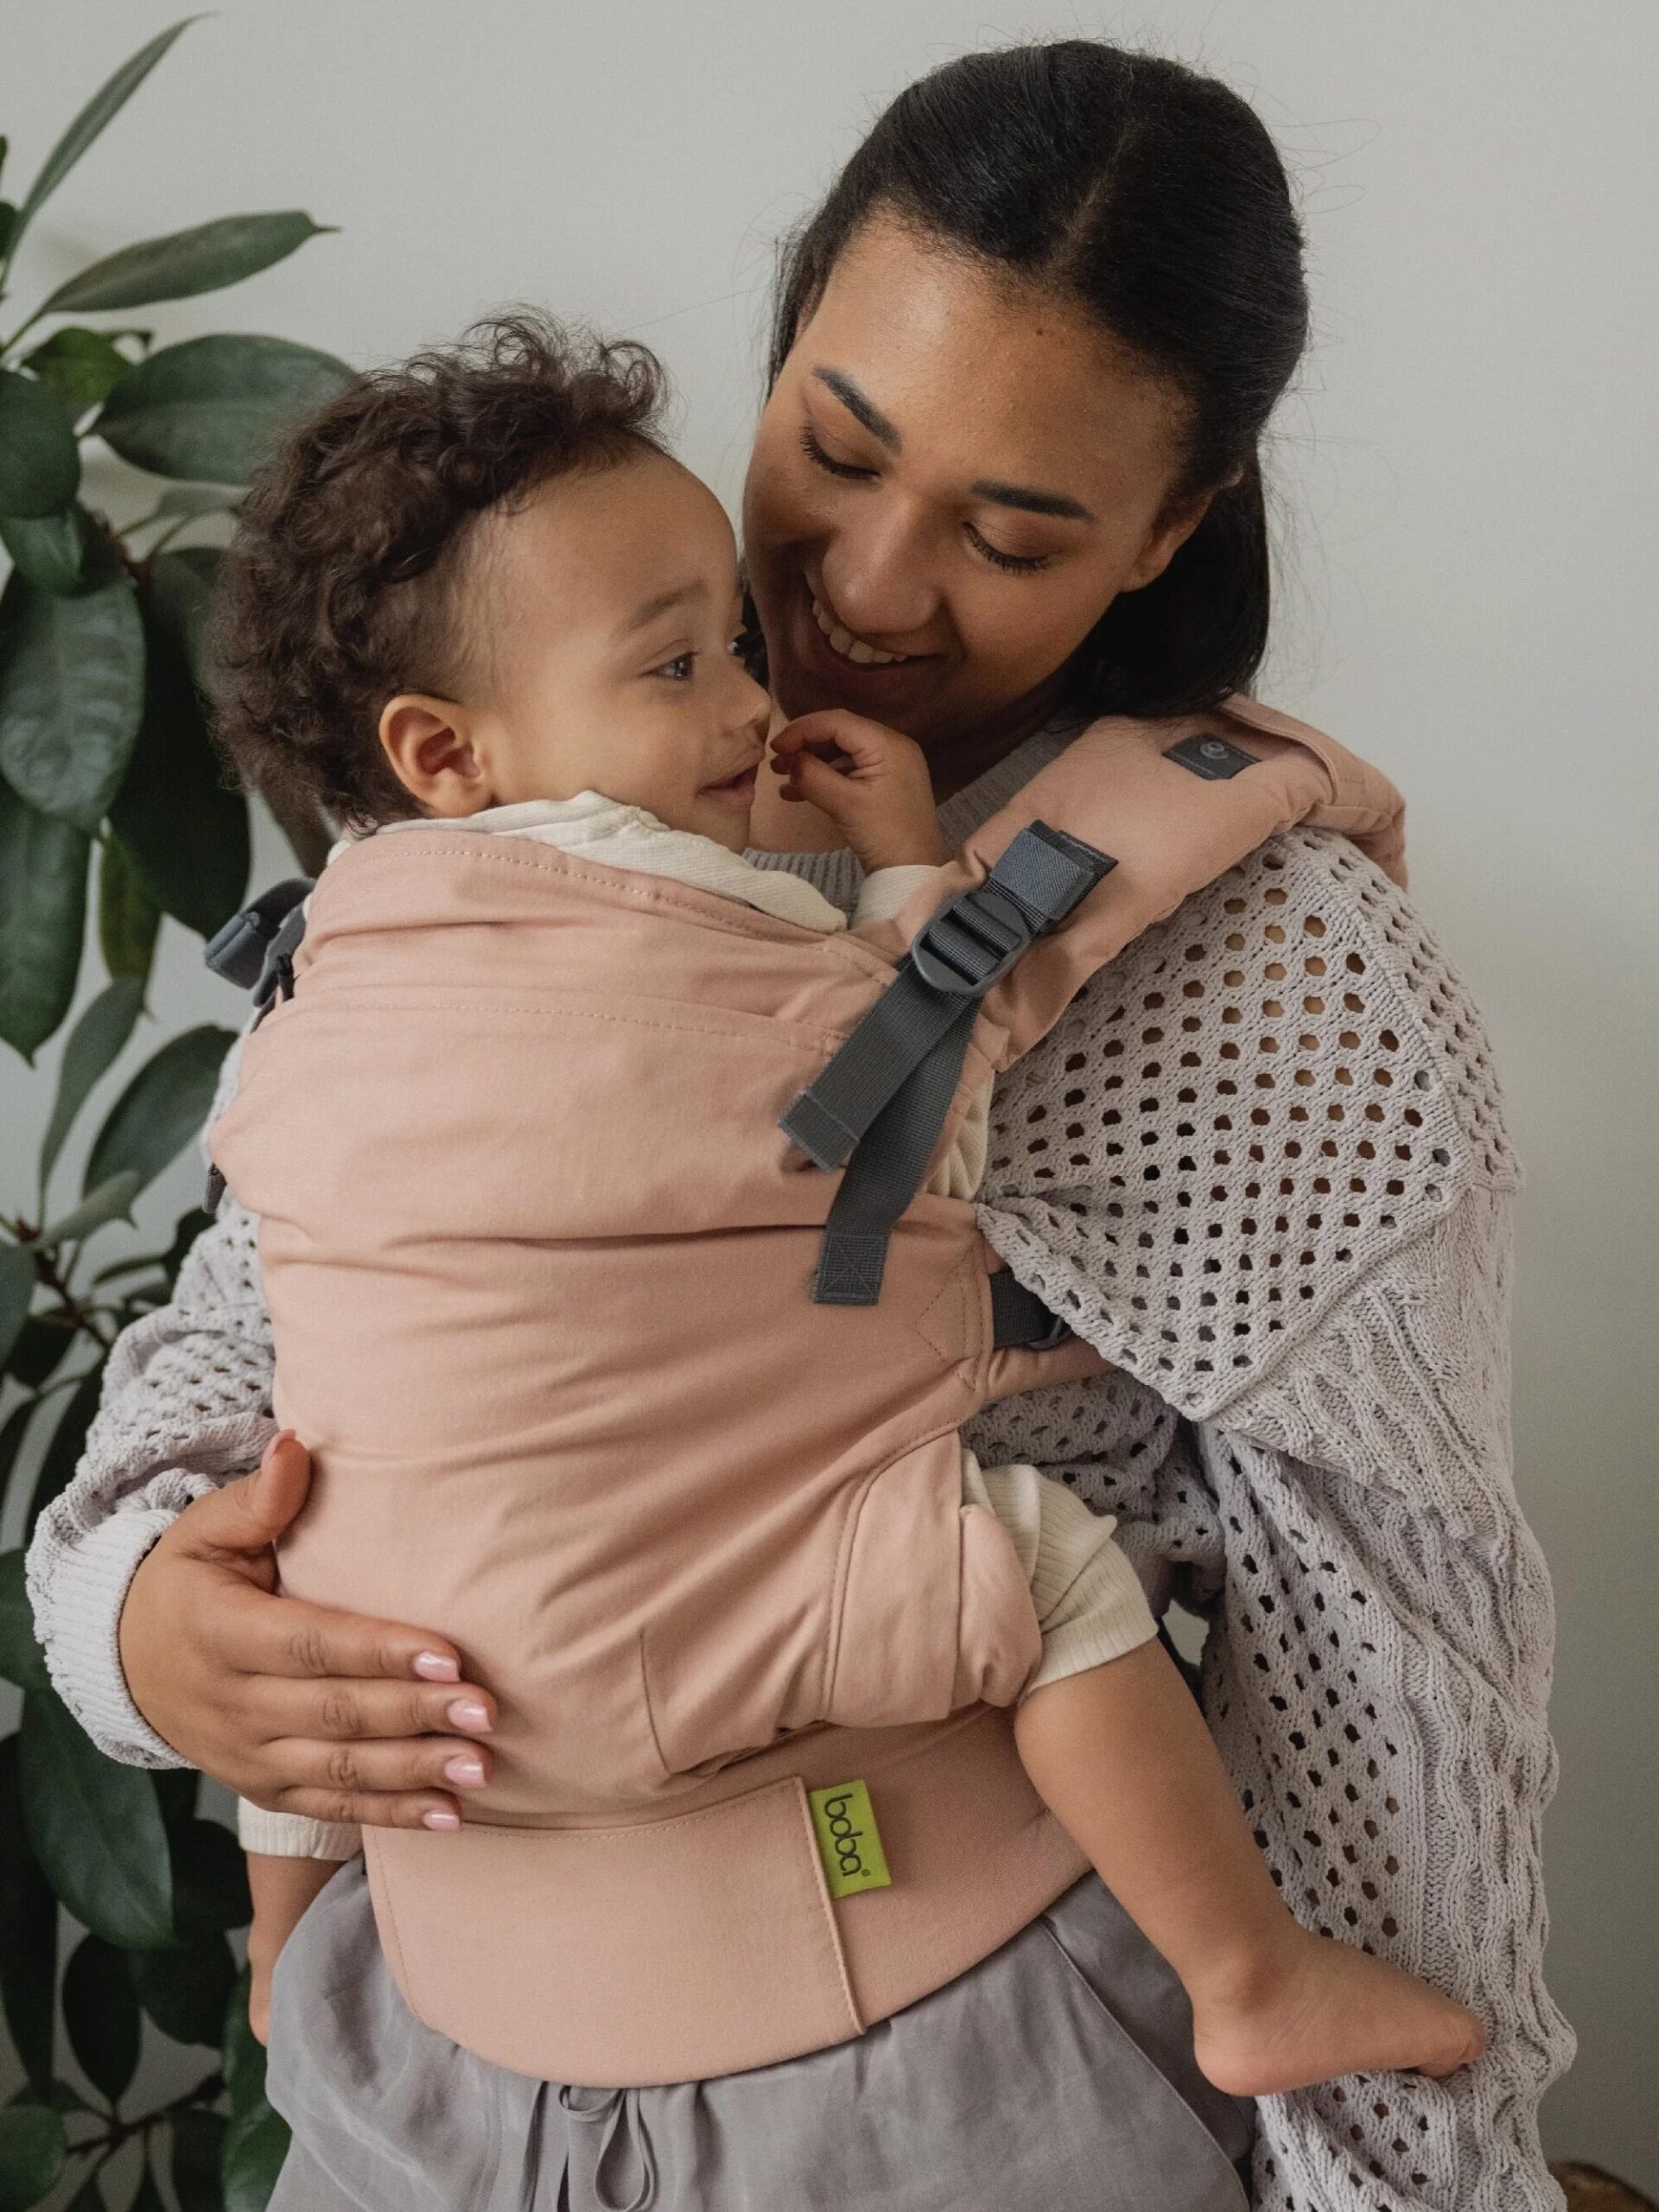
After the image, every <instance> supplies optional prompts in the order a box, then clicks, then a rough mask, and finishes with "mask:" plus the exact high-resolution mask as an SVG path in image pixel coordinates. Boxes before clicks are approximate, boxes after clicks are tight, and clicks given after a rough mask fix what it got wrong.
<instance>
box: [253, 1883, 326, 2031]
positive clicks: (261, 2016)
mask: <svg viewBox="0 0 1659 2212" xmlns="http://www.w3.org/2000/svg"><path fill="white" fill-rule="evenodd" d="M247 1860H248V1888H249V1890H250V1891H251V1894H252V1897H253V1919H252V1921H251V1923H250V1925H249V1929H248V1968H249V1987H248V2019H249V2021H250V2023H251V2026H252V2029H253V2032H254V2034H255V2035H256V2036H257V2037H258V2039H259V2041H260V2042H261V2043H265V2042H268V2041H269V2040H270V1974H271V1968H272V1967H274V1966H275V1965H276V1963H277V1960H278V1959H279V1958H280V1957H281V1955H282V1950H283V1944H284V1943H286V1942H287V1941H288V1939H289V1936H291V1935H292V1934H293V1933H294V1930H295V1929H296V1928H297V1927H298V1926H299V1924H300V1923H301V1921H302V1919H303V1918H304V1917H305V1915H306V1913H307V1912H308V1910H309V1909H310V1907H311V1906H312V1905H313V1904H315V1901H316V1899H317V1898H318V1897H321V1894H322V1892H323V1890H324V1889H325V1888H326V1886H327V1884H328V1882H329V1881H330V1880H331V1879H332V1878H333V1877H334V1875H336V1874H338V1873H339V1872H340V1866H341V1865H342V1863H343V1862H342V1861H341V1860H340V1859H289V1858H277V1857H275V1856H272V1855H270V1854H268V1853H264V1852H262V1851H251V1852H249V1853H248V1854H247Z"/></svg>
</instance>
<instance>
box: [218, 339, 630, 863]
mask: <svg viewBox="0 0 1659 2212" xmlns="http://www.w3.org/2000/svg"><path fill="white" fill-rule="evenodd" d="M665 389H666V386H665V382H664V376H663V372H662V369H661V367H660V366H659V365H658V361H657V359H656V357H655V356H654V355H653V354H652V353H649V352H647V350H646V349H645V347H644V346H635V345H630V344H626V343H618V344H612V345H607V344H606V343H604V342H603V341H601V340H599V339H595V338H591V337H588V336H586V335H583V334H581V333H575V334H573V333H570V332H568V331H566V330H564V329H563V328H562V327H560V326H559V325H558V324H557V323H556V322H554V321H551V320H550V318H549V317H547V316H544V315H534V314H531V313H529V312H527V311H526V312H520V313H518V314H516V315H498V316H496V317H494V318H493V319H492V320H491V321H487V322H480V323H479V324H477V325H476V326H475V327H474V328H473V329H472V330H470V331H468V332H467V335H466V337H465V338H464V339H463V340H461V343H460V344H459V345H458V346H445V347H442V348H439V349H435V350H434V351H433V352H431V353H418V354H416V356H415V358H414V359H413V360H410V361H405V362H404V363H403V364H401V365H399V366H397V367H396V368H391V369H380V370H376V371H374V372H372V373H371V374H369V375H366V376H360V377H355V378H353V380H352V382H351V383H350V384H348V385H346V387H345V388H344V390H343V391H340V392H339V393H337V394H336V395H335V397H334V398H333V399H331V400H330V401H329V402H328V403H327V405H326V406H325V407H323V408H321V410H319V411H318V412H317V413H316V414H315V415H313V416H310V417H309V418H308V420H307V421H305V422H303V423H301V424H300V425H299V426H298V427H297V428H296V429H294V430H293V431H292V432H291V433H290V434H289V436H288V437H286V438H285V439H284V440H283V442H282V444H281V445H280V446H279V447H278V448H277V451H276V452H275V453H274V454H272V455H271V457H270V460H269V461H267V462H266V463H265V465H264V467H263V468H262V469H261V470H260V472H259V474H258V475H257V477H256V478H255V480H254V482H253V486H252V488H251V490H250V492H249V493H248V496H247V499H246V500H245V503H244V505H243V508H242V517H241V522H240V524H239V526H238V530H237V533H236V537H235V539H234V541H233V542H232V546H231V549H230V550H229V552H228V553H227V554H226V558H225V563H224V567H223V570H222V572H221V582H220V588H219V593H218V594H217V607H216V611H215V618H214V626H213V640H212V658H213V693H214V698H215V704H216V711H215V715H214V722H215V733H216V734H217V736H218V738H219V743H220V744H221V746H222V747H224V749H225V751H226V753H228V755H229V756H230V759H231V761H232V766H234V768H235V769H236V771H237V772H238V776H239V778H240V779H241V780H242V781H243V782H244V783H245V784H246V785H249V786H250V787H251V788H252V789H255V790H258V791H264V792H266V793H267V794H268V795H270V796H272V797H274V798H277V799H278V800H279V801H280V800H281V799H282V798H284V797H289V798H299V797H303V798H308V799H310V800H313V801H315V802H316V803H317V804H321V807H322V808H323V810H325V812H327V813H329V814H332V815H334V816H335V817H337V818H338V819H340V820H341V821H343V822H345V823H348V824H352V825H355V826H359V827H360V826H363V825H365V824H366V823H372V822H384V821H388V820H392V819H395V818H396V817H398V816H408V815H412V814H414V813H416V812H417V811H418V810H417V808H416V804H415V802H414V801H413V799H411V798H410V795H409V793H408V792H407V791H405V790H404V787H403V785H401V784H400V783H399V782H398V780H397V777H396V776H394V775H393V773H392V772H391V766H390V764H389V763H388V761H387V760H386V758H385V753H383V752H382V750H381V747H380V743H379V738H378V724H379V719H380V711H381V709H382V708H383V707H384V706H385V703H386V702H387V700H388V699H390V698H392V697H394V696H396V695H397V693H398V692H399V691H436V692H445V691H448V690H449V689H450V688H451V687H452V686H453V685H454V683H455V682H456V680H457V678H458V677H459V675H460V674H461V671H462V670H463V668H464V667H465V666H466V665H467V663H468V659H469V656H473V655H475V654H477V653H479V652H487V650H488V645H489V640H488V639H487V637H486V636H481V635H480V631H481V630H482V628H483V627H484V626H483V625H482V624H481V623H480V620H478V618H477V617H476V616H474V618H473V619H472V620H467V618H466V616H465V614H464V613H463V612H462V610H461V607H460V604H459V599H460V594H458V592H457V589H456V586H457V583H458V582H460V581H461V580H462V579H463V578H464V576H465V573H466V556H467V548H468V545H469V543H470V542H471V540H472V537H473V535H474V531H475V530H476V528H477V525H478V524H479V521H480V518H482V517H483V516H484V515H486V514H487V513H489V512H492V511H497V512H500V511H511V510H512V509H513V508H514V507H516V506H517V505H519V504H520V503H522V502H523V501H524V499H527V498H528V497H529V496H530V495H531V493H533V492H534V491H536V490H537V488H538V487H539V486H541V485H543V484H544V483H546V482H547V481H548V480H550V478H552V477H555V476H562V475H565V474H570V473H572V472H575V471H576V470H582V469H589V468H599V467H609V466H611V465H612V464H613V463H615V462H617V461H622V460H625V459H626V457H627V456H628V455H629V454H631V453H637V452H638V451H639V449H640V448H642V447H648V448H652V450H657V451H660V450H662V447H661V442H660V439H659V435H658V427H657V425H658V416H659V415H660V413H661V410H662V404H663V399H664V391H665Z"/></svg>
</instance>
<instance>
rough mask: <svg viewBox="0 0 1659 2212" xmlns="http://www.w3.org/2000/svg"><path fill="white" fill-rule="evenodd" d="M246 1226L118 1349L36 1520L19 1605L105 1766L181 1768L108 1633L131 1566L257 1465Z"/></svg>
mask: <svg viewBox="0 0 1659 2212" xmlns="http://www.w3.org/2000/svg"><path fill="white" fill-rule="evenodd" d="M270 1376H271V1348H270V1321H269V1319H267V1317H266V1314H265V1307H264V1298H263V1297H262V1295H261V1294H260V1289H259V1276H258V1257H257V1245H256V1224H255V1223H254V1222H253V1220H252V1218H251V1216H249V1215H248V1214H246V1213H245V1212H244V1211H243V1210H242V1208H241V1207H240V1206H238V1205H236V1203H235V1201H234V1200H232V1199H226V1202H225V1204H224V1205H223V1207H222V1208H221V1210H220V1212H219V1217H218V1219H217V1220H216V1221H215V1222H214V1223H213V1226H212V1227H211V1228H210V1229H207V1230H204V1231H203V1232H202V1234H201V1236H199V1237H198V1238H197V1240H196V1242H195V1243H194V1244H193V1245H192V1246H191V1248H190V1250H189V1251H188V1254H187V1255H186V1256H185V1260H184V1264H183V1266H182V1267H181V1268H180V1270H179V1277H178V1281H177V1284H176V1286H175V1290H174V1294H173V1299H172V1302H171V1304H170V1305H168V1306H162V1307H160V1308H159V1309H158V1310H157V1311H156V1313H149V1314H146V1315H145V1316H144V1317H143V1319H142V1320H139V1321H135V1322H134V1323H133V1325H131V1327H130V1328H129V1329H126V1330H124V1332H122V1334H121V1336H120V1337H119V1338H118V1340H117V1342H116V1345H115V1349H114V1351H112V1352H111V1354H110V1359H109V1364H108V1366H107V1367H106V1368H105V1373H104V1389H103V1397H102V1401H101V1402H100V1404H99V1410H98V1414H97V1417H96V1419H95V1420H94V1421H93V1422H92V1427H91V1429H90V1431H89V1432H88V1433H87V1438H86V1450H85V1452H83V1454H82V1456H81V1460H80V1464H79V1467H78V1468H77V1469H76V1471H75V1475H74V1478H73V1481H72V1482H71V1483H70V1484H69V1485H68V1487H67V1489H66V1490H64V1491H62V1492H61V1493H60V1495H59V1496H58V1497H55V1498H54V1499H53V1500H52V1502H51V1503H50V1504H49V1505H48V1507H47V1508H46V1510H45V1511H44V1512H43V1513H42V1514H41V1518H40V1521H39V1523H38V1525H37V1526H36V1529H35V1536H34V1540H33V1541H32V1542H31V1544H30V1546H29V1599H30V1602H31V1603H32V1605H33V1606H34V1609H35V1628H36V1630H37V1632H38V1634H39V1636H40V1638H41V1643H42V1644H43V1645H44V1646H45V1648H46V1658H47V1664H48V1667H49V1668H50V1669H51V1672H52V1678H53V1681H54V1683H55V1684H56V1686H57V1688H58V1691H59V1694H60V1696H61V1697H62V1699H63V1700H64V1702H65V1704H67V1706H68V1707H69V1709H70V1711H71V1712H72V1713H73V1714H74V1716H75V1718H76V1719H78V1720H79V1722H80V1724H81V1726H82V1727H83V1728H85V1729H86V1732H87V1734H88V1735H89V1736H90V1737H91V1738H92V1741H93V1742H94V1743H95V1744H96V1745H98V1747H99V1750H100V1751H103V1752H104V1753H105V1755H106V1757H108V1758H114V1759H120V1760H122V1761H124V1763H125V1764H129V1765H132V1766H177V1765H180V1764H182V1763H183V1762H181V1760H180V1758H179V1757H178V1755H177V1753H176V1752H175V1751H172V1750H170V1749H169V1748H168V1745H166V1744H165V1743H164V1742H163V1741H162V1738H160V1737H159V1736H158V1735H157V1734H156V1732H155V1730H154V1729H153V1728H152V1727H151V1726H149V1723H148V1721H146V1720H145V1719H144V1717H143V1714H142V1713H140V1712H139V1711H138V1708H137V1706H135V1705H134V1703H133V1701H132V1698H131V1696H130V1693H129V1691H128V1688H127V1684H126V1680H125V1677H124V1675H123V1673H122V1670H121V1660H120V1654H119V1652H118V1649H117V1633H116V1631H117V1624H118V1621H119V1619H120V1617H121V1608H122V1606H123V1605H124V1603H125V1601H126V1595H127V1590H128V1587H129V1586H130V1583H131V1580H132V1578H133V1575H134V1573H136V1571H137V1567H138V1566H139V1563H140V1562H141V1561H142V1560H143V1559H144V1558H146V1557H147V1556H148V1554H149V1552H150V1550H151V1549H152V1548H153V1547H154V1545H155V1543H156V1540H157V1538H158V1537H160V1536H161V1535H162V1534H163V1532H164V1531H165V1530H166V1529H168V1528H170V1527H171V1526H172V1524H173V1523H174V1522H175V1521H176V1520H177V1519H178V1517H179V1516H180V1514H181V1513H182V1512H183V1510H184V1509H185V1507H186V1506H188V1505H189V1504H190V1503H192V1502H193V1500H194V1499H196V1498H199V1497H206V1496H207V1494H208V1492H209V1491H213V1490H216V1489H217V1488H218V1487H219V1484H221V1483H224V1482H226V1481H227V1480H228V1479H229V1478H232V1477H233V1476H236V1475H240V1474H245V1473H246V1472H248V1471H249V1470H250V1469H251V1468H253V1467H256V1466H257V1465H258V1463H259V1457H260V1454H261V1453H262V1452H264V1448H265V1446H266V1445H267V1444H268V1443H269V1442H270V1439H271V1437H272V1436H273V1435H274V1434H275V1433H276V1427H277V1424H276V1422H275V1421H273V1420H272V1418H271V1413H270Z"/></svg>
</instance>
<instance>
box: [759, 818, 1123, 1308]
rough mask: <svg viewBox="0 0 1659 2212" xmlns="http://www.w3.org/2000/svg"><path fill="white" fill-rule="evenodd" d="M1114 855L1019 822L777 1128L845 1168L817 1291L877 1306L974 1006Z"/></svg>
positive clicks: (958, 1066) (842, 1302) (831, 1299)
mask: <svg viewBox="0 0 1659 2212" xmlns="http://www.w3.org/2000/svg"><path fill="white" fill-rule="evenodd" d="M1116 865H1117V863H1116V861H1114V860H1113V859H1112V857H1111V856H1110V855H1109V854H1107V853H1102V852H1098V851H1096V849H1095V848H1094V847H1093V846H1092V845H1085V844H1084V842H1083V841H1082V840H1081V839H1080V838H1077V837H1071V836H1067V834H1066V833H1065V830H1063V829H1052V828H1051V827H1050V826H1049V825H1048V824H1047V823H1042V822H1036V823H1032V824H1031V825H1030V826H1029V827H1028V828H1027V829H1022V830H1021V831H1020V834H1019V836H1017V837H1015V838H1014V841H1013V842H1012V843H1011V844H1010V845H1009V847H1008V849H1007V851H1006V852H1005V853H1004V854H1003V855H1002V857H1001V860H999V861H997V863H996V865H995V868H993V869H992V870H991V872H990V874H989V875H988V878H987V879H986V880H985V881H984V882H983V883H982V884H978V885H976V886H975V887H974V888H973V889H971V890H969V891H963V892H959V893H957V895H956V897H954V898H953V899H949V900H948V901H947V902H946V904H945V905H944V906H942V907H941V908H940V909H939V911H938V913H937V914H935V915H934V916H933V917H932V918H931V920H930V921H929V922H928V923H927V924H926V925H925V927H924V928H923V929H922V930H921V931H919V932H918V936H917V938H916V940H915V942H914V944H912V946H911V949H910V950H909V952H908V953H907V954H906V957H905V959H904V961H903V962H902V963H900V965H899V969H898V971H897V973H896V974H895V975H894V977H893V982H891V983H890V984H889V985H888V987H887V989H886V990H885V991H884V992H883V993H882V994H881V995H880V998H879V999H877V1001H875V1004H874V1006H873V1007H871V1008H870V1010H869V1012H868V1014H866V1015H865V1016H864V1019H863V1020H861V1022H860V1023H859V1025H858V1027H856V1028H855V1030H854V1031H853V1032H852V1033H851V1034H850V1035H849V1037H848V1038H847V1039H846V1040H845V1041H844V1043H843V1044H842V1046H841V1048H840V1050H839V1051H838V1052H836V1055H835V1057H834V1058H832V1059H831V1060H830V1061H829V1065H827V1066H826V1067H825V1068H824V1070H823V1072H822V1073H821V1074H820V1075H819V1076H818V1077H817V1080H816V1081H815V1082H814V1083H812V1084H810V1085H809V1086H808V1087H807V1089H806V1090H804V1091H802V1093H801V1094H800V1096H799V1097H798V1098H797V1100H796V1101H795V1103H794V1104H793V1105H792V1106H791V1108H790V1109H789V1111H788V1113H787V1114H785V1116H784V1117H783V1122H782V1124H781V1126H782V1128H783V1129H784V1131H785V1135H788V1136H789V1137H790V1138H791V1140H792V1141H794V1142H795V1143H797V1144H798V1145H799V1146H800V1147H801V1149H802V1150H803V1151H804V1153H806V1154H807V1155H808V1157H809V1158H810V1159H811V1160H814V1161H816V1163H817V1165H818V1166H820V1167H825V1168H831V1167H837V1166H841V1165H842V1162H843V1161H845V1162H846V1163H847V1168H846V1173H845V1174H844V1176H843V1177H842V1185H841V1188H840V1190H839V1191H837V1192H836V1197H835V1200H834V1203H833V1204H832V1205H831V1206H830V1209H829V1217H828V1219H827V1220H826V1222H825V1224H824V1232H823V1250H822V1252H821V1254H820V1257H819V1262H818V1269H817V1276H816V1277H815V1279H814V1282H813V1287H812V1296H813V1299H814V1300H815V1302H816V1303H817V1304H818V1305H823V1306H874V1304H875V1303H876V1301H877V1300H878V1299H879V1298H880V1293H881V1276H882V1273H883V1270H884V1268H885V1267H886V1264H887V1245H888V1243H889V1241H890V1239H891V1236H892V1233H893V1224H894V1223H895V1222H896V1221H897V1220H898V1218H899V1215H900V1214H901V1213H903V1211H904V1210H905V1208H906V1206H907V1205H909V1204H910V1202H911V1200H912V1198H914V1197H915V1195H916V1192H917V1191H918V1189H919V1188H920V1186H921V1180H922V1177H923V1176H924V1174H925V1173H926V1171H927V1163H928V1160H930V1159H931V1156H932V1153H933V1147H934V1146H935V1145H936V1144H937V1143H938V1135H939V1131H940V1129H941V1128H943V1127H944V1117H945V1116H946V1114H947V1113H948V1112H949V1111H950V1101H951V1098H952V1096H953V1095H954V1094H955V1091H956V1087H957V1080H958V1078H959V1077H960V1076H961V1073H962V1063H963V1055H964V1054H965V1052H967V1049H968V1040H969V1037H970V1036H971V1035H972V1033H973V1027H974V1022H975V1020H976V1015H977V1012H978V1007H979V1002H980V1001H981V1000H982V998H983V997H984V996H985V994H986V993H987V992H988V990H989V989H990V988H991V987H992V986H993V984H995V983H996V982H1000V981H1001V978H1002V977H1003V976H1006V975H1007V972H1008V970H1009V969H1011V968H1012V967H1013V966H1014V963H1015V961H1017V960H1018V959H1019V957H1020V955H1021V953H1023V952H1024V951H1025V950H1027V947H1028V946H1030V945H1031V944H1034V943H1035V942H1036V940H1037V939H1038V938H1039V937H1042V936H1045V935H1046V933H1047V932H1048V931H1050V930H1052V929H1054V928H1056V927H1058V925H1059V924H1060V923H1061V922H1063V921H1064V920H1065V918H1066V916H1067V915H1068V914H1069V913H1071V911H1072V909H1073V908H1074V907H1075V906H1077V903H1078V902H1079V900H1081V899H1084V897H1086V896H1087V894H1088V893H1090V891H1092V890H1093V889H1094V887H1095V886H1096V884H1097V883H1098V882H1099V881H1100V880H1101V879H1102V877H1103V876H1104V875H1106V874H1109V872H1110V870H1111V869H1112V868H1115V867H1116Z"/></svg>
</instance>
